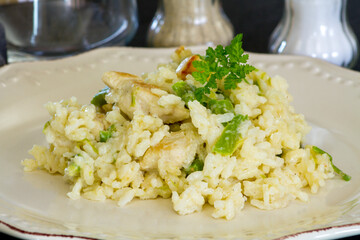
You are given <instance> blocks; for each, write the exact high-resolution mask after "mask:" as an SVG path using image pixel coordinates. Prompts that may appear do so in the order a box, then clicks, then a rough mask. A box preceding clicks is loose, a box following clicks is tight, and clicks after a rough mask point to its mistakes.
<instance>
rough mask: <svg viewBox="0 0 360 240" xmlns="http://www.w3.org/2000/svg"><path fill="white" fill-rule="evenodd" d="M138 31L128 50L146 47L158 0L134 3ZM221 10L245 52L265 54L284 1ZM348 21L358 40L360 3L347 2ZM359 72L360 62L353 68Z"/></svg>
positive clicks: (226, 5) (233, 3)
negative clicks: (135, 5)
mask: <svg viewBox="0 0 360 240" xmlns="http://www.w3.org/2000/svg"><path fill="white" fill-rule="evenodd" d="M137 2H138V12H139V28H138V31H137V32H136V34H135V37H134V38H133V40H132V41H131V42H130V43H129V45H130V46H139V47H143V46H146V33H147V30H148V27H149V24H150V22H151V20H152V18H153V16H154V14H155V11H156V8H157V2H158V0H137ZM222 7H223V10H224V12H225V14H226V15H227V17H228V18H229V20H230V22H231V23H232V25H233V27H234V32H235V34H237V33H243V34H244V49H245V50H246V51H250V52H258V53H268V52H269V49H268V45H269V39H270V36H271V33H272V32H273V31H274V29H275V27H276V26H277V25H278V23H279V22H280V20H281V17H282V14H283V12H284V0H266V1H265V0H222ZM346 12H347V17H348V22H349V24H350V26H351V27H352V29H353V31H354V33H355V35H356V37H357V39H360V1H359V0H348V1H347V8H346ZM353 69H354V70H357V71H360V61H357V63H356V65H355V66H354V67H353Z"/></svg>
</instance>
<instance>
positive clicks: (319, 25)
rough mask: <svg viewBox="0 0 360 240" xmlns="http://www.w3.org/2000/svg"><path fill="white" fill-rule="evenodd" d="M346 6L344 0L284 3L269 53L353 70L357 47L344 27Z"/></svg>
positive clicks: (286, 1) (293, 0)
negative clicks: (303, 58) (302, 56)
mask: <svg viewBox="0 0 360 240" xmlns="http://www.w3.org/2000/svg"><path fill="white" fill-rule="evenodd" d="M346 4H347V0H285V9H284V14H283V17H282V19H281V21H280V23H279V24H278V26H277V27H276V28H275V30H274V32H273V33H272V36H271V38H270V43H269V51H270V52H271V53H280V54H297V55H306V56H311V57H314V58H320V59H323V60H326V61H328V62H331V63H334V64H336V65H339V66H343V67H349V68H351V67H353V66H354V65H355V63H356V61H357V59H358V55H359V53H358V43H357V40H356V37H355V35H354V33H353V31H352V30H351V28H350V26H349V24H348V20H347V15H346Z"/></svg>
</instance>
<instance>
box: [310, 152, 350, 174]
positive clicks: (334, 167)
mask: <svg viewBox="0 0 360 240" xmlns="http://www.w3.org/2000/svg"><path fill="white" fill-rule="evenodd" d="M311 150H312V151H314V152H315V153H317V154H326V155H328V156H329V159H330V163H331V166H332V168H333V169H334V171H335V172H336V173H337V174H339V175H340V176H341V177H342V179H343V180H345V181H350V179H351V176H349V175H347V174H346V173H344V172H343V171H341V170H340V169H339V168H338V167H336V166H335V165H334V163H333V159H332V156H331V155H330V154H328V153H327V152H325V151H324V150H322V149H320V148H318V147H316V146H312V148H311Z"/></svg>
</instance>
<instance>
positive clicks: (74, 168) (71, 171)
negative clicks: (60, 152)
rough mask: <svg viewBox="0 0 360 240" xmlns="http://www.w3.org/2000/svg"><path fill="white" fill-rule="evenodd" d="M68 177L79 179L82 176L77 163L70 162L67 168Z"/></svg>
mask: <svg viewBox="0 0 360 240" xmlns="http://www.w3.org/2000/svg"><path fill="white" fill-rule="evenodd" d="M66 172H67V175H68V176H70V177H77V176H79V175H80V166H79V165H77V164H76V163H75V162H70V163H69V165H68V167H67V168H66Z"/></svg>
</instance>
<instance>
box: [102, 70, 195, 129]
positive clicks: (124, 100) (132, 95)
mask: <svg viewBox="0 0 360 240" xmlns="http://www.w3.org/2000/svg"><path fill="white" fill-rule="evenodd" d="M102 80H103V82H104V83H105V84H106V85H107V86H109V87H110V88H111V89H114V90H117V94H119V96H120V98H119V101H118V103H117V105H118V106H119V108H120V110H121V111H122V112H124V113H125V114H126V115H127V116H128V117H129V118H130V119H132V118H133V115H134V112H135V110H141V111H142V112H143V113H144V114H149V115H153V116H158V117H159V118H161V119H162V120H163V122H164V123H174V122H178V121H182V120H185V119H187V118H189V110H188V109H186V108H185V107H184V106H181V105H171V106H170V107H166V108H165V107H162V106H160V105H159V104H158V101H159V99H160V97H161V95H158V94H156V91H152V89H160V88H158V87H157V86H155V85H151V84H147V83H145V82H143V80H142V79H141V78H140V77H138V76H135V75H132V74H129V73H123V72H114V71H113V72H107V73H105V74H104V75H103V77H102Z"/></svg>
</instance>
